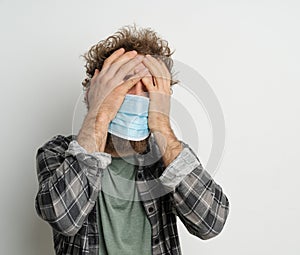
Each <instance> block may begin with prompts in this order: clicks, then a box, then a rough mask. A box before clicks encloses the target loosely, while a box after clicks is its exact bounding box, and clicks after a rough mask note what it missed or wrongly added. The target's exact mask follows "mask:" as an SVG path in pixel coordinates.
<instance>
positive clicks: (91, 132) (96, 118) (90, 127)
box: [77, 111, 109, 153]
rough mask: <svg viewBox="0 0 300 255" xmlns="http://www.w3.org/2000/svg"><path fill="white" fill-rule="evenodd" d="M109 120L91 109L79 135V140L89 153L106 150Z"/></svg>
mask: <svg viewBox="0 0 300 255" xmlns="http://www.w3.org/2000/svg"><path fill="white" fill-rule="evenodd" d="M108 124H109V122H108V121H107V120H105V118H104V117H103V116H102V115H99V114H96V113H94V112H93V111H89V112H88V114H87V115H86V117H85V119H84V121H83V124H82V127H81V129H80V131H79V133H78V136H77V142H78V144H79V145H80V146H82V147H83V148H84V149H86V151H87V152H88V153H93V152H104V149H105V144H106V139H107V131H108Z"/></svg>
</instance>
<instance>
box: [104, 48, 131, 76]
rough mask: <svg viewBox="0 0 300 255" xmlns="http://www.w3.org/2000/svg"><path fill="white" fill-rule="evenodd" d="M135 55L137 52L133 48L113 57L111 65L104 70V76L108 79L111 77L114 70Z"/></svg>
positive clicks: (113, 74)
mask: <svg viewBox="0 0 300 255" xmlns="http://www.w3.org/2000/svg"><path fill="white" fill-rule="evenodd" d="M136 55H137V52H136V51H135V50H132V51H127V52H126V53H124V54H123V55H121V56H119V57H118V58H117V59H115V60H114V61H113V62H112V63H111V65H110V66H109V69H108V70H106V74H105V75H106V78H107V79H108V80H109V79H111V78H112V77H114V76H115V74H116V72H117V71H118V70H119V69H120V67H121V66H122V65H125V64H126V63H127V62H128V61H130V60H131V59H133V58H135V57H136Z"/></svg>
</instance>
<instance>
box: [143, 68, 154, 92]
mask: <svg viewBox="0 0 300 255" xmlns="http://www.w3.org/2000/svg"><path fill="white" fill-rule="evenodd" d="M142 82H143V84H144V85H145V86H146V89H147V90H148V91H149V92H152V91H154V90H155V89H156V88H155V86H154V83H153V77H152V75H151V73H150V72H149V70H148V71H147V73H146V75H145V76H144V77H143V78H142Z"/></svg>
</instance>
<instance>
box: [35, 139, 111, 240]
mask: <svg viewBox="0 0 300 255" xmlns="http://www.w3.org/2000/svg"><path fill="white" fill-rule="evenodd" d="M66 142H67V140H66V139H64V138H63V137H62V136H58V137H56V138H55V139H53V140H51V141H49V142H48V143H47V144H46V145H45V146H43V147H42V148H40V149H39V150H38V153H37V158H36V159H37V174H38V179H39V191H38V194H37V196H36V210H37V213H38V214H39V215H40V216H41V218H43V219H44V220H46V221H48V222H49V223H50V224H51V225H52V227H53V228H55V229H56V230H57V231H59V232H61V233H63V234H64V235H74V234H75V233H76V232H77V231H78V230H79V228H80V227H81V225H82V223H83V221H84V219H85V217H86V215H87V214H88V213H89V211H90V210H91V209H92V208H93V206H94V204H95V201H96V199H97V196H98V193H99V190H100V188H101V171H103V169H105V168H106V167H107V165H108V164H110V162H111V157H110V155H109V154H106V153H102V152H95V153H92V154H87V152H86V151H85V149H84V148H82V147H81V146H80V145H79V144H78V142H77V141H76V140H73V141H71V142H70V143H69V145H68V147H66ZM62 151H64V152H63V153H62ZM72 208H77V210H72Z"/></svg>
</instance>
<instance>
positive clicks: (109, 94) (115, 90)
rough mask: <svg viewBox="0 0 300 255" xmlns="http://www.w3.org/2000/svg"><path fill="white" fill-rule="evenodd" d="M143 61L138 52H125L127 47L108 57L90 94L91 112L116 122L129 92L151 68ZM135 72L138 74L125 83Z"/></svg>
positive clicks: (92, 84) (93, 81)
mask: <svg viewBox="0 0 300 255" xmlns="http://www.w3.org/2000/svg"><path fill="white" fill-rule="evenodd" d="M143 58H144V56H143V55H137V52H136V51H128V52H126V53H124V49H123V48H121V49H119V50H117V51H115V52H114V53H113V54H112V55H111V56H110V57H108V58H107V59H106V60H105V61H104V64H103V67H102V69H101V71H99V70H98V69H96V70H95V73H94V76H93V78H92V79H91V83H90V87H89V89H88V91H87V102H88V105H89V112H91V113H93V114H96V116H97V117H98V118H100V119H105V120H106V121H107V122H110V121H111V120H113V118H114V117H115V115H116V114H117V112H118V110H119V108H120V107H121V104H122V102H123V100H124V97H125V96H126V94H127V92H128V91H129V90H130V88H131V87H133V86H134V85H135V84H136V83H137V82H138V81H139V80H141V79H142V78H143V77H144V76H145V75H146V71H147V69H146V68H145V67H144V66H143V65H141V64H140V63H141V62H142V60H143ZM137 68H139V69H137ZM133 69H135V71H136V72H135V73H136V74H135V75H133V76H131V77H130V79H127V80H125V78H126V76H127V75H128V74H129V73H130V72H131V71H132V70H133Z"/></svg>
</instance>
